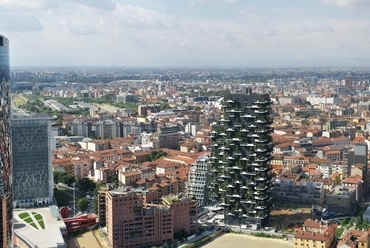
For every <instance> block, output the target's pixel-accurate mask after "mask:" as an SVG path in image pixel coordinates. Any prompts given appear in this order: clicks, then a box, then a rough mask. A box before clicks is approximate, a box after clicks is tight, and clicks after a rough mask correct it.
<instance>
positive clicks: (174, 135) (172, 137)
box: [158, 126, 180, 150]
mask: <svg viewBox="0 0 370 248" xmlns="http://www.w3.org/2000/svg"><path fill="white" fill-rule="evenodd" d="M179 131H180V128H179V127H178V126H164V127H161V128H159V132H158V141H159V148H168V149H174V150H178V149H179V148H180V144H179V138H180V137H179Z"/></svg>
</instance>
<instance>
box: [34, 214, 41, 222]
mask: <svg viewBox="0 0 370 248" xmlns="http://www.w3.org/2000/svg"><path fill="white" fill-rule="evenodd" d="M33 216H34V217H35V219H36V220H38V221H39V220H42V216H41V214H37V213H33Z"/></svg>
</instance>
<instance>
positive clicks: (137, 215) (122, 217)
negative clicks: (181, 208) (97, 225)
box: [105, 189, 174, 248]
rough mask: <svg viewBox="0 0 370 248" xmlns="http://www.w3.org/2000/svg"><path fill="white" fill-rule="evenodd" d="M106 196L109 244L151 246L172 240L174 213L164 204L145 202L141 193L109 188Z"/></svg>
mask: <svg viewBox="0 0 370 248" xmlns="http://www.w3.org/2000/svg"><path fill="white" fill-rule="evenodd" d="M105 196H106V228H107V240H108V244H109V246H110V247H115V248H131V247H152V246H155V245H162V244H163V243H165V242H171V241H172V240H173V235H174V232H173V230H174V229H173V218H174V213H173V210H171V209H170V208H169V207H167V206H163V205H158V206H153V205H148V206H145V205H144V198H145V197H144V195H143V194H140V193H138V192H135V191H130V190H125V189H122V190H111V191H107V192H106V193H105Z"/></svg>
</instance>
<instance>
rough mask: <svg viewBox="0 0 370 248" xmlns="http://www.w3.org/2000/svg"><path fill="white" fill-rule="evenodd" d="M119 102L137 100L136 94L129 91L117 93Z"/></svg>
mask: <svg viewBox="0 0 370 248" xmlns="http://www.w3.org/2000/svg"><path fill="white" fill-rule="evenodd" d="M116 98H117V102H123V103H129V102H136V96H135V95H133V94H129V93H121V94H119V95H117V97H116Z"/></svg>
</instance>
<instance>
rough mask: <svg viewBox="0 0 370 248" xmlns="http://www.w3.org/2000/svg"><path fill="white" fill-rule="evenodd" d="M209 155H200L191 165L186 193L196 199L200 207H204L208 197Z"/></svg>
mask: <svg viewBox="0 0 370 248" xmlns="http://www.w3.org/2000/svg"><path fill="white" fill-rule="evenodd" d="M208 159H209V156H208V155H203V156H200V157H199V158H198V159H197V160H196V161H195V163H193V164H191V165H190V170H189V174H188V175H189V180H188V184H187V188H186V194H187V195H188V197H189V198H190V199H196V200H197V202H198V207H200V208H202V207H204V205H205V202H206V199H207V190H206V179H207V176H208V170H209V169H208V168H209V166H208Z"/></svg>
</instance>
